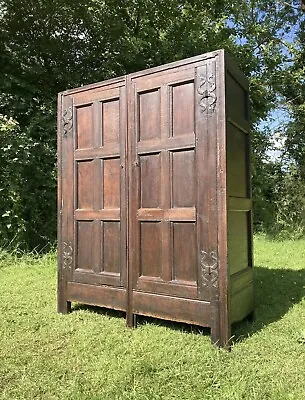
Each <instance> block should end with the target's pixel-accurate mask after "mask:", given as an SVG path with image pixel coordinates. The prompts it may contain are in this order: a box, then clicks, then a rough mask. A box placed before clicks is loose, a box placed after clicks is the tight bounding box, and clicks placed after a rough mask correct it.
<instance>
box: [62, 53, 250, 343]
mask: <svg viewBox="0 0 305 400" xmlns="http://www.w3.org/2000/svg"><path fill="white" fill-rule="evenodd" d="M248 104H249V102H248V83H247V79H246V78H245V77H244V76H243V74H242V73H241V72H240V70H239V69H238V68H237V67H236V66H235V64H234V62H232V60H231V59H230V57H228V56H227V55H226V54H225V52H224V51H216V52H212V53H207V54H203V55H200V56H196V57H193V58H190V59H186V60H182V61H178V62H175V63H171V64H168V65H163V66H160V67H156V68H152V69H149V70H145V71H139V72H137V73H134V74H130V75H128V76H126V77H120V78H117V79H113V80H109V81H105V82H100V83H97V84H93V85H89V86H86V87H82V88H78V89H71V90H69V91H66V92H64V93H63V94H60V96H59V108H58V155H59V164H58V165H59V189H58V196H59V201H58V210H59V218H58V230H59V235H58V238H59V241H58V243H59V244H58V249H59V253H58V254H59V256H58V309H59V311H61V312H68V311H69V310H70V305H71V301H80V302H84V303H88V304H95V305H100V306H105V307H110V308H114V309H119V310H126V321H127V325H128V326H134V325H135V322H136V315H137V314H143V315H149V316H154V317H158V318H165V319H171V320H174V321H182V322H187V323H195V324H198V325H202V326H208V327H210V328H211V339H212V342H213V343H216V344H217V345H219V346H224V347H226V346H227V345H228V343H229V340H230V337H231V333H230V329H231V323H232V322H233V321H236V320H239V319H241V318H244V317H245V316H246V315H248V314H249V313H250V312H252V310H253V307H254V300H253V271H252V268H251V267H252V265H253V261H252V258H253V256H252V252H253V246H252V216H251V213H252V201H251V179H250V154H251V152H250V136H249V110H248ZM240 302H242V305H241V303H240Z"/></svg>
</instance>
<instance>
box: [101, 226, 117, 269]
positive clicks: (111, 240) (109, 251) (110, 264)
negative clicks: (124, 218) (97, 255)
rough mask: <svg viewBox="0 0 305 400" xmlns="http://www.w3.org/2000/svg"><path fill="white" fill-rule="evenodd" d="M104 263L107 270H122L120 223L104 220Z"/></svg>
mask: <svg viewBox="0 0 305 400" xmlns="http://www.w3.org/2000/svg"><path fill="white" fill-rule="evenodd" d="M102 247H103V254H102V265H103V270H104V271H106V272H113V273H119V272H120V223H119V222H115V221H110V222H103V246H102Z"/></svg>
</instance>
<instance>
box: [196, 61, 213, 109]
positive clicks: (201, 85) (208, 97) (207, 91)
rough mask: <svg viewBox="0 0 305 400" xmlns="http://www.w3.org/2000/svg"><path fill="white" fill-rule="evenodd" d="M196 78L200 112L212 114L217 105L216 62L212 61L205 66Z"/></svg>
mask: <svg viewBox="0 0 305 400" xmlns="http://www.w3.org/2000/svg"><path fill="white" fill-rule="evenodd" d="M198 78H199V79H198V87H197V93H198V95H199V100H198V104H199V106H200V109H201V112H202V113H206V114H213V112H214V111H215V107H216V103H217V95H216V62H215V61H212V62H211V63H210V64H208V65H206V68H204V70H201V72H200V73H199V75H198Z"/></svg>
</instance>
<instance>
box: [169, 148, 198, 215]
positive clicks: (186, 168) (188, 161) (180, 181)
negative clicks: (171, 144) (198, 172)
mask: <svg viewBox="0 0 305 400" xmlns="http://www.w3.org/2000/svg"><path fill="white" fill-rule="evenodd" d="M194 173H195V152H194V150H187V151H186V150H184V151H175V152H172V202H173V204H172V206H173V207H193V206H195V175H194Z"/></svg>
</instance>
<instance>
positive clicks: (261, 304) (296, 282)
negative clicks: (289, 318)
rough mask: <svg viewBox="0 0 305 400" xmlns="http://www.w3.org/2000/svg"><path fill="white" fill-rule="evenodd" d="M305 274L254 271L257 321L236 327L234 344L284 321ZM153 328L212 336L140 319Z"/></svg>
mask: <svg viewBox="0 0 305 400" xmlns="http://www.w3.org/2000/svg"><path fill="white" fill-rule="evenodd" d="M304 286H305V270H298V271H296V270H290V269H284V268H283V269H274V268H272V269H269V268H266V267H263V266H258V267H256V268H255V269H254V287H255V303H256V309H255V320H254V321H248V320H247V319H246V320H243V321H241V322H237V323H235V324H234V325H233V327H232V335H233V342H235V343H237V342H241V341H243V340H245V339H246V338H247V337H249V336H251V335H252V334H253V333H255V332H258V331H259V330H261V329H263V328H264V327H265V326H267V325H268V324H270V323H272V322H275V321H278V320H280V319H281V318H282V317H283V316H284V315H285V314H286V313H287V312H288V311H289V309H290V308H291V307H292V306H293V305H294V304H297V303H299V302H300V301H301V300H302V298H303V297H304V295H305V291H304ZM73 310H87V311H90V312H94V313H99V314H103V315H107V316H109V317H112V318H125V312H122V311H115V310H111V309H107V308H103V307H95V306H89V305H84V304H75V305H74V306H73ZM145 324H153V325H157V326H162V327H166V328H170V329H173V330H178V331H181V332H184V333H192V334H200V335H209V334H210V329H209V328H203V327H200V326H196V325H190V324H184V323H179V322H173V321H168V320H162V319H158V318H152V317H146V316H138V317H137V325H139V326H141V325H145Z"/></svg>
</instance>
